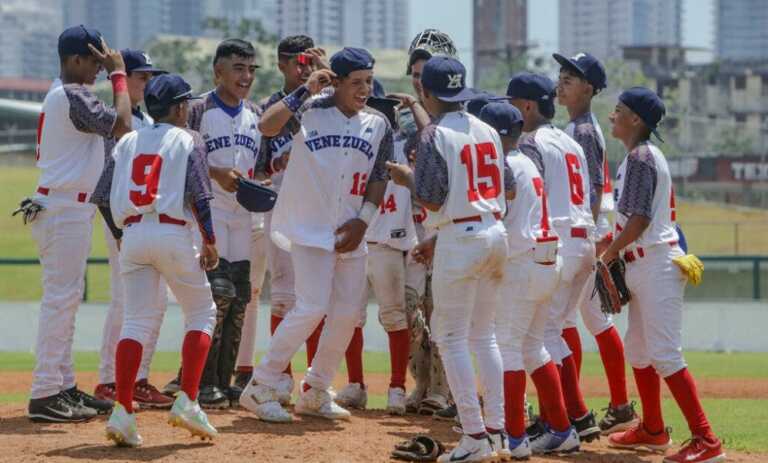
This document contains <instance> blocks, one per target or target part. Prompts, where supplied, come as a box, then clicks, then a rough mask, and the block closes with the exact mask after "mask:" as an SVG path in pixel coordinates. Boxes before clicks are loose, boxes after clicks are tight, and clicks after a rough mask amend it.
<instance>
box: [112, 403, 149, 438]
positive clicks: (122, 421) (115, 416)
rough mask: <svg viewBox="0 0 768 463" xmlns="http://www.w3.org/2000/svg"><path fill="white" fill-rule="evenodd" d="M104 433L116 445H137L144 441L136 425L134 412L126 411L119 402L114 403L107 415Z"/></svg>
mask: <svg viewBox="0 0 768 463" xmlns="http://www.w3.org/2000/svg"><path fill="white" fill-rule="evenodd" d="M106 435H107V439H109V440H111V441H112V442H114V443H115V445H117V446H118V447H139V446H140V445H141V444H142V443H143V442H144V440H143V439H142V438H141V436H140V435H139V429H138V428H137V427H136V414H135V413H128V411H127V410H126V409H125V407H123V406H122V404H120V403H116V404H115V407H114V409H113V410H112V414H111V415H110V416H109V421H107V432H106Z"/></svg>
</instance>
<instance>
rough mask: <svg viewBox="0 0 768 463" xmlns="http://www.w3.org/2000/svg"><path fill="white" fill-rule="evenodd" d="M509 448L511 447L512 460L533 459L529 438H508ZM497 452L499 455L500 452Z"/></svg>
mask: <svg viewBox="0 0 768 463" xmlns="http://www.w3.org/2000/svg"><path fill="white" fill-rule="evenodd" d="M507 446H508V447H509V456H510V458H511V459H512V460H527V459H529V458H531V454H532V453H533V452H532V451H531V442H530V441H529V440H528V436H523V437H521V438H520V439H515V438H514V437H509V436H507ZM496 452H497V453H498V450H496ZM499 456H501V454H499Z"/></svg>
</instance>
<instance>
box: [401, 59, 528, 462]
mask: <svg viewBox="0 0 768 463" xmlns="http://www.w3.org/2000/svg"><path fill="white" fill-rule="evenodd" d="M465 79H466V70H465V68H464V65H462V64H461V63H460V62H459V61H458V60H456V59H455V58H451V57H443V56H440V57H438V56H436V57H432V58H430V59H429V61H427V62H426V64H425V65H424V67H423V69H422V73H421V85H422V102H423V104H424V107H425V109H426V110H427V111H428V112H429V114H430V115H431V116H432V117H433V123H432V124H431V125H430V126H428V127H427V128H426V129H424V131H423V132H422V135H421V140H420V142H419V147H418V154H417V156H416V169H415V171H414V173H413V175H412V177H411V176H409V175H408V173H409V171H408V169H407V167H406V166H400V165H397V164H394V163H390V164H389V167H390V172H392V175H393V178H396V179H397V181H398V183H408V182H412V185H413V191H414V194H415V197H416V199H417V200H418V201H419V202H420V203H421V204H422V205H423V206H424V207H425V208H426V209H427V210H429V213H428V215H427V220H426V224H427V226H429V227H434V228H437V237H436V240H433V241H432V242H434V243H435V245H434V263H433V273H432V285H433V290H434V294H433V295H434V301H435V308H434V313H433V314H432V321H431V322H432V328H433V332H432V334H433V336H434V339H435V341H436V342H437V345H438V346H439V348H440V356H441V357H442V359H443V365H445V372H446V375H447V377H448V384H449V385H450V388H451V393H452V394H453V397H454V400H455V402H456V406H457V409H458V415H459V417H460V420H461V425H462V430H463V433H464V435H463V437H462V438H461V440H460V441H459V445H458V446H457V447H456V448H455V449H453V451H451V452H449V453H446V454H444V455H442V456H440V458H439V459H438V461H440V462H449V461H488V460H495V459H496V458H497V456H501V457H502V458H505V457H507V456H508V455H509V449H508V445H507V444H508V443H507V437H506V434H505V432H504V403H503V402H504V399H503V391H502V385H503V374H502V371H503V369H502V360H501V355H500V353H499V348H498V346H497V345H496V337H495V334H494V320H495V318H496V315H497V311H498V309H499V308H500V305H501V284H502V281H503V278H504V263H505V261H506V259H507V241H506V239H507V236H506V232H505V230H504V225H503V224H502V223H501V221H500V219H501V217H502V216H503V214H504V212H505V207H504V202H505V199H504V198H505V196H504V192H505V190H507V189H511V188H513V185H512V184H511V181H512V175H511V173H509V172H505V170H506V169H505V163H504V153H503V150H502V146H501V141H500V140H499V136H498V134H497V133H496V131H495V130H493V128H492V127H490V126H488V125H487V124H485V123H483V122H482V121H480V120H479V119H477V118H476V117H474V116H472V115H471V114H469V113H467V112H465V111H464V110H463V106H462V102H464V101H467V100H469V99H470V98H472V97H473V96H474V95H475V94H476V93H477V92H475V91H474V90H472V89H470V88H467V87H466V86H465ZM403 172H405V173H406V174H405V177H406V180H405V182H403V180H402V179H401V178H402V177H403V176H404V175H403ZM419 246H420V247H419V248H417V249H416V250H414V252H417V251H418V253H419V254H421V255H423V254H424V253H425V250H426V249H427V246H426V245H424V246H422V245H421V244H420V245H419ZM429 253H431V251H429ZM471 354H475V357H476V360H477V366H478V370H479V377H480V384H481V387H482V388H483V391H484V393H483V399H484V404H483V412H484V416H483V414H482V413H481V407H480V403H479V400H478V394H477V388H476V386H475V377H474V374H473V365H472V357H471Z"/></svg>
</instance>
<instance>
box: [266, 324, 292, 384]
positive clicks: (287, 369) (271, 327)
mask: <svg viewBox="0 0 768 463" xmlns="http://www.w3.org/2000/svg"><path fill="white" fill-rule="evenodd" d="M282 321H283V317H278V316H277V315H274V314H272V316H271V317H269V334H271V335H274V334H275V331H277V327H278V326H280V323H282ZM283 373H285V374H286V375H288V376H293V373H292V372H291V362H288V366H287V367H285V370H283Z"/></svg>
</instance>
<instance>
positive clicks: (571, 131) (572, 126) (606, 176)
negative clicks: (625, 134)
mask: <svg viewBox="0 0 768 463" xmlns="http://www.w3.org/2000/svg"><path fill="white" fill-rule="evenodd" d="M585 117H587V118H588V122H589V124H591V125H592V126H593V127H594V135H595V142H596V145H597V149H599V150H600V152H601V153H602V155H601V156H600V158H601V159H602V165H603V171H602V176H603V196H602V200H601V201H600V213H601V215H605V214H607V213H608V212H613V209H614V204H613V187H612V186H611V175H610V169H609V167H608V156H607V153H606V151H605V136H603V129H602V127H600V122H598V120H597V117H596V116H595V114H594V113H591V112H590V113H587V114H585ZM577 123H578V121H571V122H569V123H568V125H567V126H565V133H567V134H568V135H569V136H570V137H571V138H573V139H574V140H577V138H576V133H575V131H576V125H577ZM584 154H585V155H586V153H584Z"/></svg>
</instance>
